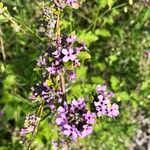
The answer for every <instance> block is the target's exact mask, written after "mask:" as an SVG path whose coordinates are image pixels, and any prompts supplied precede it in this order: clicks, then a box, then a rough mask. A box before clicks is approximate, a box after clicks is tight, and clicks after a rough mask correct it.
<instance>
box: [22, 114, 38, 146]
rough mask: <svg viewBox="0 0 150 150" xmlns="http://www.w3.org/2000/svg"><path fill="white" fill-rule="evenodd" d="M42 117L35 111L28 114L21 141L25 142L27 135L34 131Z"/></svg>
mask: <svg viewBox="0 0 150 150" xmlns="http://www.w3.org/2000/svg"><path fill="white" fill-rule="evenodd" d="M39 120H40V118H39V117H37V116H36V115H35V114H34V113H31V114H29V115H28V116H26V119H25V122H24V127H23V128H22V129H21V131H20V136H21V141H22V142H23V143H24V142H25V141H26V139H27V137H26V135H27V134H29V133H32V132H33V131H34V128H35V126H36V125H37V123H38V122H39Z"/></svg>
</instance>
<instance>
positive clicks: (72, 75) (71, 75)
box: [68, 71, 76, 81]
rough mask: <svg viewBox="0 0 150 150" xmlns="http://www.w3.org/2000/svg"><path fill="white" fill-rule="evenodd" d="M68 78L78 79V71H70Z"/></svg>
mask: <svg viewBox="0 0 150 150" xmlns="http://www.w3.org/2000/svg"><path fill="white" fill-rule="evenodd" d="M68 79H69V80H70V81H73V80H76V73H75V72H73V71H69V73H68Z"/></svg>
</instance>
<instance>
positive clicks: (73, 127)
mask: <svg viewBox="0 0 150 150" xmlns="http://www.w3.org/2000/svg"><path fill="white" fill-rule="evenodd" d="M57 111H58V116H57V119H56V123H57V125H58V126H60V128H61V131H62V132H63V134H65V135H66V136H69V137H70V138H71V139H73V140H76V139H77V138H79V137H85V136H87V135H89V134H91V133H92V130H93V127H92V124H94V123H95V117H96V115H95V113H91V112H89V111H88V110H87V109H86V105H85V101H84V99H83V98H79V99H78V100H75V99H74V100H73V101H72V102H71V104H67V103H65V104H64V105H63V106H60V107H59V108H58V110H57Z"/></svg>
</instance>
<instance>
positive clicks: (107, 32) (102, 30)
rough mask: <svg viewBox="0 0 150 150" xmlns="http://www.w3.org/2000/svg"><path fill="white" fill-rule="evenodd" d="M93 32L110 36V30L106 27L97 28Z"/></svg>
mask: <svg viewBox="0 0 150 150" xmlns="http://www.w3.org/2000/svg"><path fill="white" fill-rule="evenodd" d="M95 34H96V35H98V36H102V37H110V36H111V34H110V32H109V31H108V30H106V29H97V30H96V31H95Z"/></svg>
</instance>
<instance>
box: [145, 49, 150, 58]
mask: <svg viewBox="0 0 150 150" xmlns="http://www.w3.org/2000/svg"><path fill="white" fill-rule="evenodd" d="M145 56H146V57H147V58H150V50H147V51H146V52H145Z"/></svg>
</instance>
